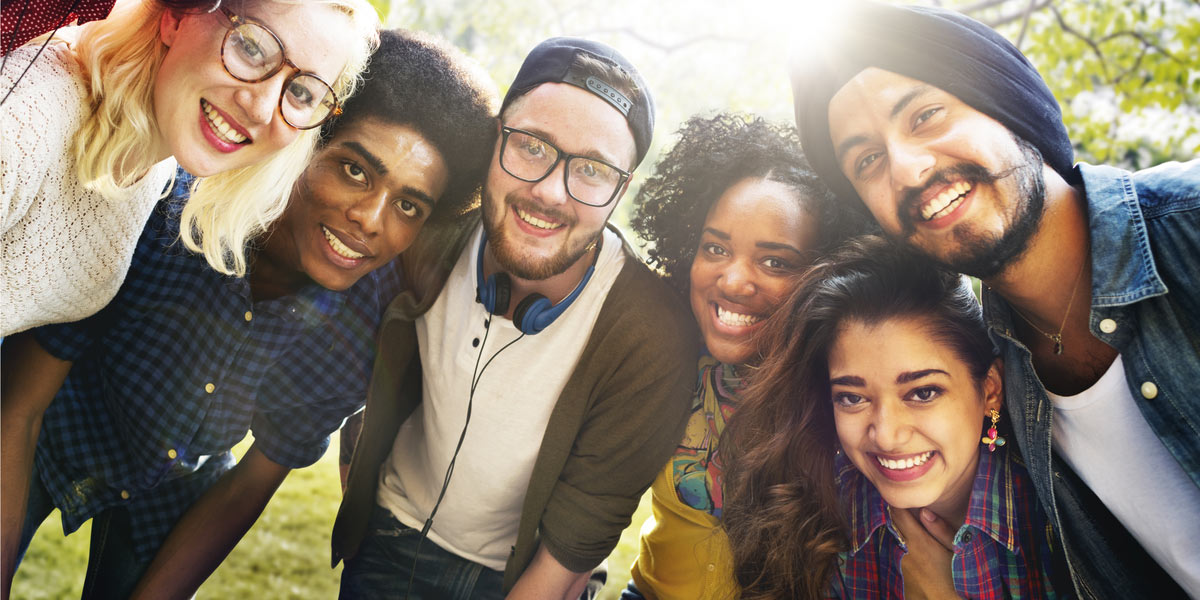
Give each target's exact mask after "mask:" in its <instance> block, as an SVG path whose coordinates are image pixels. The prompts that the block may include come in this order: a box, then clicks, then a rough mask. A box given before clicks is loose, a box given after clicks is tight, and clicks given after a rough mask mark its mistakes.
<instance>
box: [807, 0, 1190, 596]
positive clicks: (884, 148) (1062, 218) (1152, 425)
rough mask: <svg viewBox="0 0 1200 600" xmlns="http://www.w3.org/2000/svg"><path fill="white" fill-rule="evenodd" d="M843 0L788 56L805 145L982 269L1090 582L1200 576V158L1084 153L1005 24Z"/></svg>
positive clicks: (947, 250) (993, 326)
mask: <svg viewBox="0 0 1200 600" xmlns="http://www.w3.org/2000/svg"><path fill="white" fill-rule="evenodd" d="M847 17H848V18H847V20H846V26H845V27H842V28H840V29H839V35H840V36H841V37H840V38H839V39H837V40H835V41H834V42H833V43H832V44H830V45H828V46H826V47H824V48H821V49H819V50H817V52H818V54H816V55H810V56H808V57H805V59H804V60H801V61H797V63H796V64H795V65H794V72H793V88H794V90H795V95H796V120H797V124H798V126H799V128H800V132H801V140H802V142H803V145H804V151H805V154H807V155H808V156H809V159H810V160H811V161H812V163H813V166H814V167H815V168H816V170H817V172H818V173H819V174H820V175H821V176H822V178H823V179H824V180H825V181H826V182H827V183H829V184H830V186H831V187H833V188H834V189H835V191H837V192H838V194H839V195H841V196H843V197H845V198H850V199H855V201H856V202H857V200H861V202H862V204H863V205H865V207H866V208H867V209H868V210H869V211H870V213H871V214H872V215H873V216H874V217H875V219H876V220H877V221H878V223H879V225H880V227H881V228H882V229H883V231H884V232H885V233H886V234H887V235H889V236H890V237H891V238H893V239H894V240H895V241H897V242H899V243H900V244H902V245H905V246H908V247H911V248H913V249H915V250H917V251H919V252H920V253H922V254H924V255H926V256H928V257H930V258H932V259H934V260H936V261H938V262H940V263H943V264H945V265H948V266H950V267H951V268H955V269H957V270H959V271H961V272H963V273H967V274H970V275H973V276H976V277H979V278H980V279H982V280H983V283H984V291H983V303H984V310H985V314H986V318H987V321H988V326H989V328H990V331H991V333H992V338H993V340H994V341H995V342H996V343H997V344H998V345H999V347H1000V348H1001V351H1002V352H1003V357H1004V364H1005V374H1006V377H1005V389H1006V403H1005V404H1006V406H1007V407H1008V415H1009V416H1010V418H1011V419H1012V423H1011V429H1012V430H1013V431H1014V432H1015V436H1014V437H1015V438H1016V442H1017V443H1018V445H1019V446H1020V450H1021V452H1022V454H1023V456H1024V458H1025V461H1026V462H1027V464H1028V467H1029V473H1030V475H1031V476H1032V478H1033V480H1034V483H1035V486H1036V488H1037V492H1038V496H1039V498H1040V499H1041V501H1042V503H1043V505H1044V507H1045V509H1046V512H1047V513H1048V514H1049V516H1050V519H1051V521H1052V523H1053V524H1054V526H1055V528H1056V529H1057V531H1058V532H1059V535H1060V540H1061V543H1062V546H1063V547H1064V548H1065V550H1066V555H1067V559H1068V564H1069V566H1070V569H1071V572H1072V576H1073V578H1074V580H1075V585H1076V592H1077V593H1078V594H1079V595H1080V596H1084V597H1101V598H1134V597H1146V596H1145V595H1146V593H1147V591H1148V590H1155V591H1156V594H1155V596H1154V597H1170V596H1178V595H1182V593H1181V592H1180V590H1179V589H1178V588H1177V587H1176V586H1175V584H1178V586H1180V587H1182V588H1183V589H1184V590H1186V591H1187V593H1188V594H1190V595H1191V596H1192V597H1200V553H1197V552H1196V540H1197V539H1200V517H1197V515H1200V488H1198V485H1200V379H1198V378H1197V374H1200V258H1198V256H1200V255H1198V251H1200V193H1198V190H1200V161H1191V162H1188V163H1184V164H1179V163H1170V164H1165V165H1161V166H1159V167H1156V168H1153V169H1149V170H1145V171H1140V172H1138V173H1129V172H1126V171H1121V170H1119V169H1114V168H1109V167H1098V166H1091V165H1087V164H1079V165H1074V164H1073V162H1074V160H1073V158H1074V157H1073V152H1072V147H1071V141H1070V139H1069V138H1068V137H1067V132H1066V130H1065V128H1064V127H1063V124H1062V120H1061V114H1060V112H1059V107H1058V104H1057V102H1056V101H1055V99H1054V97H1053V96H1052V95H1051V93H1050V91H1049V89H1047V87H1046V85H1045V83H1044V82H1043V80H1042V78H1041V77H1040V76H1039V75H1038V73H1037V71H1036V70H1035V69H1034V68H1033V66H1032V65H1030V64H1029V61H1028V60H1026V58H1025V57H1024V56H1023V55H1022V54H1021V53H1020V52H1019V51H1018V50H1017V49H1016V48H1015V47H1013V46H1012V45H1011V44H1010V43H1008V42H1007V41H1006V40H1005V39H1004V38H1002V37H1001V36H1000V35H999V34H997V33H996V32H994V31H992V30H991V29H989V28H988V27H986V26H984V25H982V24H980V23H978V22H976V21H973V20H971V19H969V18H967V17H964V16H962V15H959V14H956V13H953V12H949V11H945V10H941V9H932V8H917V7H896V6H886V5H881V4H873V3H866V2H863V3H859V4H856V5H855V6H854V8H853V9H852V10H851V11H850V12H849V13H848V15H847ZM927 513H928V514H927ZM922 521H923V524H924V525H925V528H926V529H927V530H928V532H929V533H930V534H932V535H934V536H935V537H937V538H938V539H939V540H940V541H942V543H943V546H945V547H946V550H948V551H950V550H952V549H953V548H952V546H953V541H952V540H951V539H949V538H950V537H952V536H951V535H947V530H946V528H945V527H944V524H943V523H941V522H940V521H939V520H938V519H937V518H936V517H935V516H934V515H933V514H932V513H931V512H930V511H927V510H926V511H923V512H922ZM918 533H920V531H919V530H918ZM922 535H923V533H922ZM1160 567H1161V568H1160ZM1164 572H1165V573H1164Z"/></svg>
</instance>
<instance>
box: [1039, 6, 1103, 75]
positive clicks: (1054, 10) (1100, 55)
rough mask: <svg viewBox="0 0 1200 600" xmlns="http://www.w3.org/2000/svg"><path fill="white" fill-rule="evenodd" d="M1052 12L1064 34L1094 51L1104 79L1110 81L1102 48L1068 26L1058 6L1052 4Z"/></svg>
mask: <svg viewBox="0 0 1200 600" xmlns="http://www.w3.org/2000/svg"><path fill="white" fill-rule="evenodd" d="M1050 12H1051V13H1053V14H1054V19H1055V20H1057V21H1058V26H1059V27H1061V28H1062V30H1063V32H1064V33H1067V34H1068V35H1073V36H1075V37H1077V38H1079V39H1080V40H1081V41H1083V43H1085V44H1087V45H1088V47H1090V48H1091V49H1092V52H1094V53H1095V54H1096V59H1097V60H1099V61H1100V68H1101V69H1102V70H1103V71H1104V78H1105V79H1108V78H1109V77H1108V61H1107V60H1105V58H1104V52H1102V51H1101V50H1100V46H1099V45H1098V44H1096V42H1095V41H1094V40H1092V38H1090V37H1088V36H1086V35H1083V34H1082V33H1080V32H1078V31H1076V30H1075V28H1074V27H1071V26H1070V25H1067V20H1066V19H1064V18H1063V16H1062V13H1060V12H1058V7H1057V6H1054V5H1053V4H1051V5H1050Z"/></svg>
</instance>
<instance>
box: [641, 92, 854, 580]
mask: <svg viewBox="0 0 1200 600" xmlns="http://www.w3.org/2000/svg"><path fill="white" fill-rule="evenodd" d="M635 202H636V204H637V213H636V215H635V216H634V219H633V225H634V228H635V229H636V230H637V231H638V233H639V234H640V235H641V237H642V239H644V240H646V241H647V242H649V243H650V244H651V247H650V250H649V255H650V262H651V264H653V265H655V266H657V267H659V269H660V270H661V271H663V272H664V273H665V276H666V279H667V281H668V282H670V283H671V285H672V286H674V287H675V288H676V289H677V290H678V291H679V292H680V293H681V294H683V295H684V296H685V297H686V298H688V300H689V302H690V303H691V307H692V312H693V314H694V315H695V317H696V322H697V324H698V325H699V328H700V332H701V333H702V334H703V337H704V345H705V349H706V350H707V352H706V355H705V356H704V357H703V358H701V359H700V362H699V369H698V370H699V376H698V381H697V391H696V396H695V398H694V401H693V406H692V415H691V418H690V419H689V421H688V424H687V429H686V431H685V433H684V436H683V439H682V440H681V441H680V443H679V447H678V448H677V450H676V452H675V455H674V456H672V458H671V460H670V461H669V462H668V463H667V465H666V466H665V467H664V469H663V470H662V472H660V473H659V476H658V478H657V479H656V480H655V482H654V484H653V486H652V488H651V489H652V490H653V494H652V497H653V509H654V521H653V525H652V527H651V528H650V529H644V530H643V532H644V533H643V535H642V539H641V552H640V553H639V555H638V558H637V561H636V562H635V564H634V565H633V567H632V575H633V582H632V583H631V584H630V586H629V589H628V590H627V591H626V592H625V597H626V598H639V597H646V598H686V599H689V600H691V599H695V598H725V597H732V596H735V595H736V593H737V588H736V586H735V585H734V582H733V578H732V576H731V574H730V567H731V561H730V560H729V549H728V543H727V542H726V541H725V536H724V533H723V532H722V531H721V529H720V521H719V519H720V517H721V512H722V507H723V493H722V483H721V482H722V477H723V470H724V459H723V458H722V449H721V446H720V443H721V436H722V432H723V431H724V429H725V424H726V422H727V421H728V420H729V419H730V418H731V417H732V416H733V414H734V411H735V410H736V409H737V406H738V400H737V396H738V393H739V391H740V389H741V385H742V384H741V378H742V376H743V375H744V374H745V372H746V371H747V369H748V367H747V365H751V364H753V363H755V362H756V361H757V360H758V352H757V350H756V348H755V346H754V344H753V342H752V339H753V336H754V335H755V334H756V333H757V332H758V331H759V330H761V329H762V327H763V324H764V323H765V321H764V319H766V318H767V317H768V316H769V315H770V314H771V313H772V312H773V311H774V310H775V307H776V306H778V305H779V303H780V302H781V301H782V299H783V298H784V297H786V296H787V294H788V293H789V292H790V291H791V289H792V285H793V279H794V278H795V276H796V274H797V273H799V272H801V271H802V270H803V269H804V268H805V267H806V266H807V265H808V263H809V261H810V260H811V259H812V256H813V254H814V251H816V250H818V249H819V248H821V247H822V246H824V245H825V244H826V242H827V241H828V240H831V239H835V236H836V223H837V219H836V218H834V210H833V207H832V206H833V205H832V198H831V197H830V196H829V194H828V192H826V191H825V188H824V187H823V186H822V185H821V184H820V183H819V182H818V181H817V180H816V178H815V177H814V176H813V173H812V171H811V170H809V168H808V163H807V161H805V159H804V156H803V154H802V153H801V151H800V146H799V144H798V142H797V139H796V134H795V132H794V130H793V129H792V128H791V127H787V126H778V125H773V124H771V123H768V122H766V121H764V120H762V119H760V118H752V117H744V116H740V115H733V114H722V115H717V116H715V117H712V118H703V117H693V118H692V119H690V120H688V121H687V123H685V124H684V125H683V127H682V128H681V129H680V130H679V141H678V142H677V143H676V145H675V147H674V148H672V149H671V150H670V152H668V153H667V154H666V156H665V157H664V158H663V159H662V160H661V161H660V162H659V163H658V165H657V166H656V170H655V175H654V176H653V177H651V178H650V179H649V181H647V182H646V184H645V185H644V186H643V187H642V190H641V192H640V194H639V195H638V197H637V199H636V200H635Z"/></svg>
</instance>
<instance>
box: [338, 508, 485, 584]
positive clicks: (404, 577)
mask: <svg viewBox="0 0 1200 600" xmlns="http://www.w3.org/2000/svg"><path fill="white" fill-rule="evenodd" d="M420 540H421V531H420V530H418V529H413V528H412V527H408V526H406V525H404V524H403V523H401V522H400V521H399V520H398V519H396V517H394V516H392V513H391V512H390V511H388V510H387V509H386V508H383V507H381V506H378V505H377V506H375V507H374V508H373V509H372V511H371V518H370V520H369V521H367V535H366V537H364V538H363V541H362V543H361V544H359V546H358V554H356V555H354V557H353V558H349V559H347V560H346V567H345V569H344V570H343V571H342V588H341V593H340V594H339V596H338V597H339V598H343V599H347V600H357V599H359V598H368V599H377V598H378V599H383V598H395V599H398V600H403V599H404V598H406V597H407V598H410V599H411V600H419V599H422V598H424V599H428V600H441V599H446V600H453V599H459V598H461V599H463V600H470V599H475V598H479V599H490V598H495V599H497V600H498V599H500V598H503V597H504V593H503V591H502V589H501V588H502V587H503V583H504V574H503V573H501V572H500V571H496V570H493V569H489V568H487V567H485V566H483V565H481V564H479V563H476V562H473V561H470V560H467V559H465V558H463V557H461V556H458V555H456V554H453V553H451V552H447V551H445V550H443V549H442V548H441V547H440V546H438V545H437V544H435V543H433V542H432V541H431V540H424V541H420ZM418 544H419V545H420V556H419V558H418V559H417V560H416V561H415V564H414V557H415V556H417V549H418ZM414 573H415V574H414ZM410 579H411V582H412V583H411V585H412V588H411V589H410V588H409V585H410V584H409V581H410Z"/></svg>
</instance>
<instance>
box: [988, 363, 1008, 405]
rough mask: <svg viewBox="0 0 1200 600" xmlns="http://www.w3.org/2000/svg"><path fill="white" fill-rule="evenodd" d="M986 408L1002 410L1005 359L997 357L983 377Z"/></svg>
mask: <svg viewBox="0 0 1200 600" xmlns="http://www.w3.org/2000/svg"><path fill="white" fill-rule="evenodd" d="M983 405H984V408H986V409H988V410H991V409H996V410H1000V408H1001V407H1002V406H1004V359H1002V358H997V359H996V360H994V361H992V365H991V366H990V367H988V372H987V375H984V377H983Z"/></svg>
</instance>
